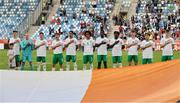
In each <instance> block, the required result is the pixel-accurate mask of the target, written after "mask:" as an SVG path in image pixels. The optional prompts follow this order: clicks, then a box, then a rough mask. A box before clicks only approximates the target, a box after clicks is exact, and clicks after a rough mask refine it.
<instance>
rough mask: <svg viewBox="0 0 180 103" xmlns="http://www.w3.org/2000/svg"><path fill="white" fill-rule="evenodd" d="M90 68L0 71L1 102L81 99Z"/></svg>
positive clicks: (86, 85)
mask: <svg viewBox="0 0 180 103" xmlns="http://www.w3.org/2000/svg"><path fill="white" fill-rule="evenodd" d="M91 74H92V73H91V71H68V72H64V71H62V72H59V71H58V72H27V71H26V72H21V71H0V102H80V101H81V100H82V98H83V96H84V94H85V92H86V90H87V88H88V86H89V84H90V81H91Z"/></svg>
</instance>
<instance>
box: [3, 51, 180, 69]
mask: <svg viewBox="0 0 180 103" xmlns="http://www.w3.org/2000/svg"><path fill="white" fill-rule="evenodd" d="M161 53H162V52H161V51H155V52H154V59H153V62H154V63H155V62H161ZM52 54H53V53H52V51H47V58H46V61H47V70H51V66H52V56H53V55H52ZM63 54H64V67H65V66H66V62H65V53H63ZM82 57H83V54H82V52H81V51H78V52H77V57H76V58H77V64H78V69H79V70H82V67H83V64H82ZM138 57H139V64H140V65H141V64H142V52H139V55H138ZM174 59H180V51H175V52H174ZM122 63H123V66H127V65H128V62H127V51H123V57H122ZM33 65H34V68H35V70H36V68H37V66H36V51H33ZM96 67H97V54H96V52H95V53H94V68H96ZM111 67H112V56H111V52H110V51H109V52H108V68H111ZM88 68H89V65H88ZM0 69H8V57H7V50H0ZM28 69H29V64H28V63H27V62H26V65H25V70H28ZM56 69H58V70H59V66H58V65H57V67H56ZM72 69H73V64H72V63H71V70H72Z"/></svg>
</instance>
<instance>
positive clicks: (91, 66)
mask: <svg viewBox="0 0 180 103" xmlns="http://www.w3.org/2000/svg"><path fill="white" fill-rule="evenodd" d="M88 60H89V63H90V70H93V68H94V66H93V61H94V58H93V55H89V56H88Z"/></svg>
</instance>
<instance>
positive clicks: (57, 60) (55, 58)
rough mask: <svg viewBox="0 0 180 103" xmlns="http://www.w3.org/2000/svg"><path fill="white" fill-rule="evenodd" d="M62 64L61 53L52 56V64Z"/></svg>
mask: <svg viewBox="0 0 180 103" xmlns="http://www.w3.org/2000/svg"><path fill="white" fill-rule="evenodd" d="M63 62H64V59H63V55H62V53H60V54H54V55H53V64H57V63H59V64H60V65H62V64H63Z"/></svg>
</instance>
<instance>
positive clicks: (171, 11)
mask: <svg viewBox="0 0 180 103" xmlns="http://www.w3.org/2000/svg"><path fill="white" fill-rule="evenodd" d="M179 13H180V9H179V2H178V1H176V0H174V1H173V0H139V1H138V5H137V8H136V15H134V16H132V17H131V20H126V19H123V18H122V17H120V18H119V19H118V20H117V21H118V23H119V25H120V27H119V30H120V32H121V33H122V34H124V35H122V36H125V37H127V36H128V35H129V31H130V29H131V28H135V30H136V31H137V33H138V38H139V39H140V40H143V39H144V33H145V32H151V38H152V39H153V38H154V39H155V40H160V39H161V38H162V37H163V34H164V32H165V31H167V32H168V33H169V34H170V35H171V36H172V37H173V38H174V39H175V40H179V39H180V31H179V30H180V16H179ZM116 19H117V17H116ZM130 24H131V25H132V27H131V28H130Z"/></svg>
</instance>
